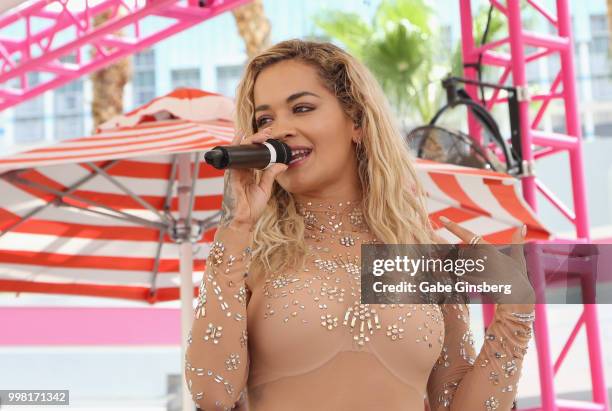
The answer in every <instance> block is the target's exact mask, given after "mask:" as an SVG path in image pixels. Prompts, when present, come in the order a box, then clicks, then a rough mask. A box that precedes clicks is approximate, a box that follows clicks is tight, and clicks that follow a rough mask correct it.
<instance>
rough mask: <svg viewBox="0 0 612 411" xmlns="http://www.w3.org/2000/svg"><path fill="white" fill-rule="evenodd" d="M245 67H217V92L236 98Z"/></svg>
mask: <svg viewBox="0 0 612 411" xmlns="http://www.w3.org/2000/svg"><path fill="white" fill-rule="evenodd" d="M243 69H244V66H241V65H240V66H220V67H217V92H218V93H219V94H223V95H224V96H227V97H232V98H234V97H235V94H236V87H238V83H239V82H240V76H241V75H242V70H243Z"/></svg>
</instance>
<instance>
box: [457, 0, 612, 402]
mask: <svg viewBox="0 0 612 411" xmlns="http://www.w3.org/2000/svg"><path fill="white" fill-rule="evenodd" d="M490 3H491V5H492V6H493V7H494V8H495V9H496V10H497V11H498V12H501V14H502V15H503V16H504V17H505V18H506V19H507V27H508V36H507V37H505V38H503V39H501V40H496V41H492V42H488V43H485V44H483V45H477V44H476V43H475V41H474V34H473V19H472V8H471V1H470V0H460V11H461V37H462V46H463V48H462V51H463V61H464V64H465V68H464V77H466V78H468V79H470V80H473V81H475V80H477V70H476V68H475V64H477V63H478V62H479V61H480V64H481V65H482V66H486V65H488V66H494V67H498V68H501V70H500V71H501V75H500V77H499V80H498V81H497V83H498V84H500V85H503V84H505V83H506V82H507V81H508V78H509V76H510V75H511V78H512V80H511V81H512V85H513V86H514V87H515V88H516V89H517V94H518V96H519V118H520V133H521V142H522V144H521V146H522V147H521V148H522V155H523V170H524V173H523V175H522V176H521V179H522V187H523V194H524V196H525V199H526V200H527V202H528V203H529V204H530V205H531V206H532V207H533V209H534V210H536V211H537V203H536V193H537V192H540V193H541V194H542V195H543V196H544V198H545V199H547V200H548V201H550V202H551V203H552V204H553V205H554V206H555V207H556V208H557V209H558V210H559V211H560V212H561V213H562V214H563V215H564V216H565V217H566V218H567V219H568V220H569V221H570V222H571V223H572V224H573V225H574V226H575V227H576V239H574V240H571V241H573V242H589V240H590V238H589V220H588V215H587V205H586V189H585V182H584V170H583V164H582V136H581V128H580V117H579V112H578V98H577V95H576V83H575V72H574V54H573V53H574V52H573V41H572V32H571V18H570V11H569V4H568V3H569V1H567V0H556V13H551V12H550V11H548V10H546V8H545V7H543V5H542V4H540V3H539V2H538V0H527V5H528V7H530V8H532V9H533V10H535V11H536V12H537V13H539V14H540V15H541V16H543V17H544V18H545V19H546V20H547V21H548V22H549V23H550V24H551V25H552V26H553V27H554V29H555V30H554V34H549V33H545V34H544V33H537V32H532V31H528V30H526V29H525V28H524V27H523V24H522V20H521V13H522V10H521V4H520V3H521V2H520V1H519V0H507V1H506V4H505V5H503V4H501V2H500V1H498V0H490ZM504 46H505V48H506V49H508V48H509V53H508V52H507V51H506V52H504V51H499V49H500V48H502V49H503V48H504ZM527 46H529V47H531V48H533V49H535V50H536V51H534V52H533V53H531V54H527V52H526V47H527ZM556 53H558V55H559V57H560V70H559V72H558V73H557V74H556V76H555V78H554V80H553V81H552V84H551V85H550V89H549V91H548V92H547V93H542V94H537V95H532V96H530V95H529V89H528V84H527V76H526V65H527V63H530V62H532V61H535V60H538V59H542V58H550V57H551V56H552V55H553V54H556ZM476 87H477V86H475V85H467V86H466V91H467V92H468V93H469V94H470V96H471V97H472V98H473V99H475V100H477V101H478V95H477V89H476ZM499 91H500V90H499V89H498V90H496V91H495V92H494V93H493V94H492V96H491V97H490V98H489V99H488V101H487V103H486V106H487V109H489V110H491V109H492V108H493V106H494V105H496V104H500V103H505V102H506V100H505V99H503V98H500V97H499ZM553 99H561V100H562V101H563V104H564V108H565V121H566V124H565V125H566V133H565V134H562V133H552V132H545V131H542V130H540V129H539V128H538V126H539V124H540V121H541V120H542V117H543V116H544V114H545V113H546V111H547V109H548V107H549V104H550V102H551V101H552V100H553ZM530 101H538V102H541V103H540V105H539V107H538V109H537V112H536V113H535V116H531V113H530V112H529V103H530ZM468 126H469V131H470V135H471V136H474V137H475V138H477V139H478V138H479V136H480V129H479V125H478V123H477V122H476V120H475V119H474V118H473V117H472V116H470V117H469V118H468ZM562 151H567V153H568V155H569V163H570V164H569V166H570V169H571V176H572V180H571V184H572V189H573V203H574V207H573V210H572V209H570V208H569V207H567V206H566V205H564V204H563V203H562V202H561V201H560V199H559V198H557V197H556V196H555V194H554V193H553V192H552V191H550V190H549V189H548V188H546V186H545V185H544V183H543V182H542V181H540V180H539V179H538V178H537V177H536V176H535V174H534V170H535V161H536V160H537V159H539V158H543V157H546V156H549V155H552V154H556V153H559V152H562ZM566 241H567V240H566ZM546 314H547V312H546V305H544V304H538V305H537V306H536V320H535V325H534V329H535V342H536V349H537V355H538V364H539V372H540V389H541V395H542V402H541V406H540V407H538V408H531V409H530V410H531V411H535V410H545V411H561V410H567V411H570V410H571V411H573V410H609V402H608V396H607V391H606V384H605V380H604V374H603V358H602V350H601V343H600V341H601V340H600V332H599V325H598V324H599V323H598V319H597V306H596V305H595V304H584V305H583V312H582V314H581V315H580V317H579V319H578V320H577V322H576V324H575V326H574V328H573V330H572V331H571V332H570V334H569V336H568V339H567V341H566V343H565V345H564V347H563V349H562V350H561V353H560V354H559V356H558V357H557V359H556V360H555V362H554V364H553V360H552V352H551V350H550V341H549V334H548V321H547V316H546ZM492 316H493V308H492V306H485V316H484V317H485V324H489V323H490V321H491V319H492ZM582 326H584V328H585V330H586V337H587V342H588V354H589V360H590V370H591V384H592V401H590V402H584V401H568V400H562V399H558V398H556V395H555V384H554V376H555V374H556V373H557V371H558V370H559V368H560V366H561V365H562V363H563V360H564V359H565V357H566V355H567V353H568V351H569V349H570V347H571V346H572V343H573V342H574V340H575V338H576V335H577V333H578V331H579V330H580V328H581V327H582Z"/></svg>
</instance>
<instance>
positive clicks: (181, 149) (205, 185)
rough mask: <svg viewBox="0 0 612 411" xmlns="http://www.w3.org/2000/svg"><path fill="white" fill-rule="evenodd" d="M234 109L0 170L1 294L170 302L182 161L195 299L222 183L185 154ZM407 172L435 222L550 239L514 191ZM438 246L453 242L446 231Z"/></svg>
mask: <svg viewBox="0 0 612 411" xmlns="http://www.w3.org/2000/svg"><path fill="white" fill-rule="evenodd" d="M232 106H233V105H232V101H231V100H230V99H228V98H225V97H223V96H219V95H216V94H210V93H205V92H201V91H198V90H185V89H183V90H178V91H176V92H174V93H171V94H169V95H168V96H165V97H162V98H159V99H155V100H153V101H152V102H151V103H149V104H147V105H145V106H143V107H141V108H139V109H137V110H135V111H133V112H132V113H129V114H127V115H125V116H119V117H117V118H115V119H113V120H111V121H110V122H109V123H106V124H105V125H103V126H102V127H101V131H100V132H99V133H98V134H95V135H93V136H91V137H85V138H78V139H73V140H64V141H62V142H59V143H58V144H56V145H53V146H50V147H45V148H39V149H36V150H32V151H27V152H23V153H19V154H15V155H12V156H8V157H4V158H0V173H2V174H0V192H2V193H3V195H2V197H0V230H1V231H0V291H14V292H15V291H21V292H39V293H57V294H79V295H90V296H104V297H115V298H126V299H134V300H143V301H148V302H150V303H153V302H155V301H167V300H174V299H177V298H179V288H180V278H181V277H180V275H179V272H180V263H179V260H180V253H179V248H180V246H179V245H177V243H176V242H175V241H174V240H173V233H177V232H179V231H180V230H181V227H182V226H181V224H180V220H181V216H180V213H179V208H180V206H179V191H181V190H179V189H178V186H179V185H180V184H179V182H178V179H177V175H178V174H180V173H179V170H178V169H179V168H180V166H179V160H178V159H179V157H180V156H185V155H186V156H188V158H187V159H186V160H187V167H188V168H186V169H185V170H187V172H188V171H189V168H191V169H195V168H197V175H198V178H197V182H196V184H195V185H193V187H194V190H195V191H194V196H193V200H191V199H190V200H189V204H188V206H189V207H191V204H193V208H192V211H191V218H192V221H193V223H194V224H193V225H194V226H193V227H192V231H193V232H194V235H195V237H193V238H192V241H193V242H194V243H195V244H196V247H194V250H193V252H194V254H193V257H192V260H193V263H190V264H189V265H190V266H191V265H192V266H193V269H192V270H191V271H192V273H191V278H192V280H193V286H194V292H197V286H198V285H199V280H200V278H201V275H202V274H201V272H202V270H203V269H204V260H205V257H206V256H207V255H208V249H209V246H210V243H211V242H212V239H213V236H214V228H213V227H214V223H215V220H216V217H218V215H219V210H220V207H221V200H222V192H223V172H222V171H220V170H216V169H214V168H212V167H210V166H208V165H206V164H201V165H200V164H199V163H198V164H197V165H196V162H195V158H196V155H195V154H194V153H195V152H202V151H206V150H208V149H210V148H212V147H213V146H216V145H222V144H227V143H228V142H229V141H231V139H232V137H233V135H234V129H233V127H232V123H231V121H230V118H231V109H232ZM164 113H165V114H164ZM167 113H170V114H172V116H173V117H178V119H166V120H156V119H159V118H168V117H172V116H169V115H167ZM181 153H186V154H181ZM417 170H418V173H419V176H420V178H421V180H422V181H423V183H424V184H425V188H426V190H427V192H428V195H429V196H428V207H429V211H430V216H431V217H432V220H433V221H434V222H435V221H437V218H436V217H437V216H439V215H446V216H448V217H450V218H452V219H453V220H455V221H457V222H460V223H462V224H463V225H464V226H465V227H466V228H469V229H470V230H472V231H474V232H476V233H479V234H481V235H483V236H484V237H485V239H487V240H489V241H491V242H498V243H500V242H509V241H510V237H511V232H512V230H513V229H514V228H515V227H517V226H519V225H520V224H522V223H527V224H528V225H529V235H530V237H531V238H548V236H549V234H548V232H547V231H546V230H545V229H544V228H543V227H542V226H541V224H540V223H539V222H538V221H537V219H536V217H535V215H534V213H533V212H532V211H531V210H530V209H529V207H528V206H527V204H526V203H525V202H524V201H523V200H522V197H521V195H520V193H519V191H518V188H517V185H516V183H517V180H516V179H514V178H512V177H510V176H507V175H503V174H499V173H495V172H490V171H486V170H478V169H471V168H465V167H459V166H452V165H446V164H439V163H434V162H429V161H422V160H419V161H418V162H417ZM189 188H190V187H184V190H188V189H189ZM189 207H188V208H189ZM183 211H184V212H188V211H185V210H183ZM198 231H200V232H201V236H199V237H198V236H197V232H198ZM440 235H442V236H443V237H446V238H447V239H448V240H449V241H450V242H455V241H456V240H457V239H456V238H454V237H453V236H452V235H450V234H449V233H448V232H447V231H446V230H440Z"/></svg>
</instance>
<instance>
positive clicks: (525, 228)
mask: <svg viewBox="0 0 612 411" xmlns="http://www.w3.org/2000/svg"><path fill="white" fill-rule="evenodd" d="M521 235H522V236H523V237H525V236H526V235H527V224H523V227H522V228H521Z"/></svg>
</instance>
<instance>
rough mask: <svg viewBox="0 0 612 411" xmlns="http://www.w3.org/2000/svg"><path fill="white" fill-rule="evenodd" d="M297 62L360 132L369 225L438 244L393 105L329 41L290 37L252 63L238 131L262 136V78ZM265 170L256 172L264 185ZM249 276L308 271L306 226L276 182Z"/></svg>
mask: <svg viewBox="0 0 612 411" xmlns="http://www.w3.org/2000/svg"><path fill="white" fill-rule="evenodd" d="M285 60H295V61H298V62H301V63H305V64H308V65H310V66H312V67H314V68H315V69H316V70H317V72H318V75H319V77H320V80H321V81H322V82H323V84H324V85H325V87H326V88H327V89H328V90H329V91H330V92H331V93H332V94H334V95H335V96H336V98H337V99H338V101H339V102H340V104H341V106H342V108H343V110H344V112H345V113H346V114H347V115H348V116H350V118H351V119H352V120H353V122H354V123H355V124H356V125H358V126H359V127H361V129H362V130H361V131H362V134H361V142H360V144H358V145H357V146H356V150H355V153H356V154H355V155H356V156H357V158H358V169H359V178H360V181H361V186H362V192H363V200H362V206H363V215H364V219H365V222H366V223H367V225H368V227H369V228H370V230H371V231H372V233H373V234H374V235H375V236H376V238H378V240H379V241H381V242H383V243H386V244H415V243H416V244H434V243H437V242H438V241H436V240H438V238H437V236H436V235H435V233H434V230H433V227H432V226H431V223H430V221H429V218H428V214H427V211H426V207H425V201H424V199H425V192H424V190H423V188H422V186H421V184H420V183H419V181H418V179H417V176H416V172H415V169H414V166H413V157H412V154H411V153H410V151H409V149H408V147H407V145H406V143H405V141H404V140H403V138H402V135H401V132H400V128H399V124H398V123H397V121H396V119H395V118H394V116H393V115H392V112H391V108H390V106H389V103H388V100H387V98H386V97H385V95H384V93H383V91H382V89H381V88H380V85H379V84H378V82H377V81H376V79H375V78H374V76H373V75H372V74H371V72H370V71H369V70H368V69H367V68H366V67H365V66H364V65H363V64H362V63H361V62H360V61H358V60H357V59H355V58H354V57H353V56H351V55H350V54H348V53H347V52H345V51H344V50H342V49H341V48H339V47H337V46H335V45H334V44H332V43H329V42H315V41H305V40H299V39H292V40H287V41H283V42H280V43H278V44H276V45H274V46H272V47H270V48H268V49H267V50H265V51H263V52H262V53H260V54H259V55H257V56H255V57H253V58H252V59H251V60H250V61H249V62H248V64H247V66H246V69H245V72H244V75H243V77H242V79H241V80H240V83H239V84H238V88H237V90H236V112H235V119H234V120H235V126H236V132H238V133H240V135H251V134H253V133H255V132H257V125H256V122H255V104H254V92H253V89H254V86H255V81H256V80H257V76H258V75H259V73H261V72H262V71H263V70H265V69H266V67H269V66H271V65H273V64H275V63H278V62H281V61H285ZM261 173H262V172H261V171H259V170H257V171H256V181H258V182H259V181H260V180H259V179H260V178H261ZM254 230H255V232H254V244H253V260H252V263H251V272H252V273H254V274H257V275H259V274H260V273H262V272H263V273H266V275H268V276H273V275H275V273H279V272H283V271H285V270H291V271H293V270H296V269H297V268H300V267H302V266H303V263H304V261H305V256H306V251H307V250H306V245H305V243H304V221H303V217H301V216H300V215H299V214H298V212H297V209H296V204H295V201H294V199H293V196H292V195H291V193H289V192H287V191H286V190H284V189H283V188H282V187H281V186H280V185H279V184H278V183H277V182H274V186H273V188H272V196H271V198H270V201H269V202H268V205H267V207H266V209H265V211H264V213H263V215H262V216H261V218H260V219H259V221H258V222H257V224H256V226H255V228H254Z"/></svg>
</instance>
